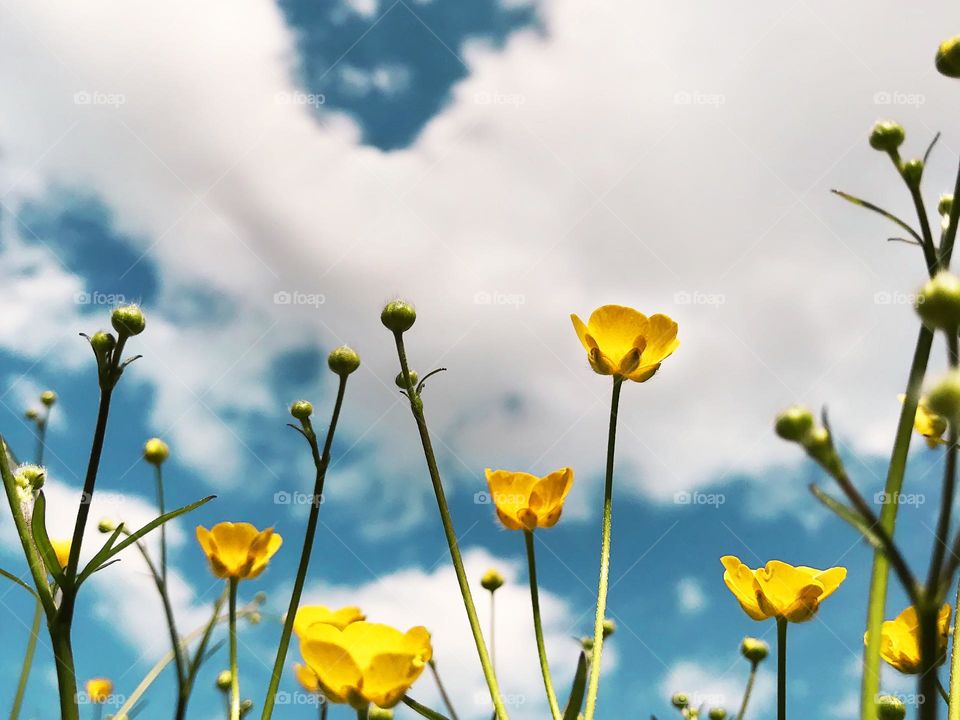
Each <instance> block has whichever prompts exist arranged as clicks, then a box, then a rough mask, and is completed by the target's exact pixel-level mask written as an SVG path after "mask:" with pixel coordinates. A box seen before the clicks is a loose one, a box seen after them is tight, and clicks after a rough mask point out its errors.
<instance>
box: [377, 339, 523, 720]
mask: <svg viewBox="0 0 960 720" xmlns="http://www.w3.org/2000/svg"><path fill="white" fill-rule="evenodd" d="M394 340H395V341H396V345H397V355H398V357H399V359H400V370H401V372H402V373H403V377H404V378H406V381H407V388H406V391H407V397H408V399H409V400H410V411H411V412H412V413H413V417H414V420H416V423H417V430H418V431H419V433H420V443H421V445H422V446H423V454H424V457H425V458H426V461H427V469H428V470H429V472H430V481H431V483H433V492H434V495H435V496H436V499H437V508H438V510H439V511H440V520H441V522H442V523H443V533H444V536H445V537H446V540H447V546H448V547H449V548H450V560H451V562H452V563H453V569H454V571H455V572H456V575H457V583H458V585H459V586H460V594H461V596H463V605H464V608H465V609H466V612H467V620H468V621H469V622H470V630H471V632H472V633H473V640H474V643H475V644H476V646H477V655H478V656H479V657H480V665H481V666H482V667H483V675H484V678H485V679H486V681H487V687H488V688H489V690H490V699H491V700H492V701H493V707H494V710H495V711H496V716H497V718H499V720H507V718H508V717H509V716H508V715H507V708H506V705H504V702H503V698H502V697H501V695H500V687H499V685H498V683H497V676H496V675H495V674H494V672H493V665H492V664H491V663H490V656H489V655H488V653H487V645H486V643H485V642H484V640H483V631H482V630H481V629H480V620H479V619H478V618H477V608H476V606H475V605H474V603H473V595H472V594H471V592H470V583H469V582H468V581H467V573H466V571H465V570H464V567H463V558H462V557H461V556H460V546H459V543H458V542H457V533H456V531H455V530H454V529H453V520H452V519H451V517H450V508H449V507H448V505H447V498H446V494H445V493H444V491H443V481H442V480H441V478H440V470H439V468H438V467H437V458H436V455H435V454H434V452H433V444H432V443H431V442H430V431H429V430H428V429H427V420H426V418H425V417H424V414H423V400H422V399H421V398H420V395H419V394H418V393H417V392H416V388H415V387H414V386H413V383H412V382H411V378H410V368H409V367H408V366H407V353H406V350H405V349H404V346H403V335H402V334H401V333H399V332H397V333H394Z"/></svg>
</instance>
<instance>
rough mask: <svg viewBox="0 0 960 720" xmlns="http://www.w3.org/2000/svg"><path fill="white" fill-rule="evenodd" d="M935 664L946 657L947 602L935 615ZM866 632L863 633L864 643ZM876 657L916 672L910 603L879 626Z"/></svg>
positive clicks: (916, 635) (916, 634) (915, 623)
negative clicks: (894, 617) (878, 655)
mask: <svg viewBox="0 0 960 720" xmlns="http://www.w3.org/2000/svg"><path fill="white" fill-rule="evenodd" d="M937 631H938V632H937V640H938V642H937V647H938V650H937V653H938V655H937V656H938V658H939V660H938V661H937V664H938V665H939V664H941V663H943V661H944V660H946V659H947V638H948V636H949V634H950V606H949V605H944V606H943V607H942V608H940V614H939V616H938V617H937ZM868 637H869V633H864V634H863V642H864V644H866V642H867V639H868ZM880 657H882V658H883V659H884V660H885V661H886V662H888V663H889V664H890V665H892V666H893V667H895V668H896V669H897V670H899V671H900V672H902V673H907V674H908V675H916V674H917V673H919V672H920V622H919V620H918V619H917V610H916V608H914V607H913V606H912V605H911V606H910V607H908V608H907V609H906V610H904V611H903V612H902V613H900V614H899V615H897V619H896V620H887V621H885V622H884V623H883V625H882V626H881V630H880Z"/></svg>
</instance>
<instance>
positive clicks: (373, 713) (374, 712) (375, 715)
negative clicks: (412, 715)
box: [367, 706, 393, 720]
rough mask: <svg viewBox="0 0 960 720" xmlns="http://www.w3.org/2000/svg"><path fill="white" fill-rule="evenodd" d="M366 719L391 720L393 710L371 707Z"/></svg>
mask: <svg viewBox="0 0 960 720" xmlns="http://www.w3.org/2000/svg"><path fill="white" fill-rule="evenodd" d="M367 717H368V718H370V720H393V710H387V708H380V707H375V706H372V707H371V708H370V713H369V714H368V715H367Z"/></svg>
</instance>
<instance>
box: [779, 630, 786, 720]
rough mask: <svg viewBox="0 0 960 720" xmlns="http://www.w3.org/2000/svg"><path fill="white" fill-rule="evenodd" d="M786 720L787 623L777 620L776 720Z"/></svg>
mask: <svg viewBox="0 0 960 720" xmlns="http://www.w3.org/2000/svg"><path fill="white" fill-rule="evenodd" d="M786 718H787V621H786V619H785V618H777V720H786Z"/></svg>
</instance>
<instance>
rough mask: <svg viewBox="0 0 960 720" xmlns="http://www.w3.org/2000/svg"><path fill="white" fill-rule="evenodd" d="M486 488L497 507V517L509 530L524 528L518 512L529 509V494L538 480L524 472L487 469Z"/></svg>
mask: <svg viewBox="0 0 960 720" xmlns="http://www.w3.org/2000/svg"><path fill="white" fill-rule="evenodd" d="M486 476H487V487H488V488H489V489H490V498H491V500H493V503H494V505H496V507H497V516H498V517H499V518H500V521H501V522H502V523H503V524H504V525H505V526H506V527H507V528H508V529H510V530H518V529H520V528H521V527H523V526H524V523H523V520H522V519H521V517H520V511H521V510H524V509H526V508H528V507H529V504H530V493H531V491H532V490H533V488H534V486H535V485H536V484H537V482H539V480H540V478H538V477H537V476H536V475H531V474H530V473H525V472H512V471H510V470H491V469H490V468H487V470H486Z"/></svg>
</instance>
